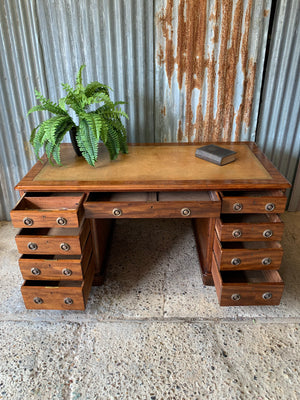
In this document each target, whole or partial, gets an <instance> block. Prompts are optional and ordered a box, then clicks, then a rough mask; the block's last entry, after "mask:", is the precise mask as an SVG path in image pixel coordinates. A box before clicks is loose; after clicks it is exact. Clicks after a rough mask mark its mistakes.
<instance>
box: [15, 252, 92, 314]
mask: <svg viewBox="0 0 300 400" xmlns="http://www.w3.org/2000/svg"><path fill="white" fill-rule="evenodd" d="M93 277H94V258H93V255H92V254H91V256H90V262H89V267H88V271H87V273H86V276H85V279H84V280H83V281H32V280H27V281H25V282H24V284H23V285H22V287H21V292H22V295H23V300H24V303H25V307H26V308H27V309H35V310H84V309H85V306H86V302H87V299H88V296H89V293H90V290H91V287H92V282H93Z"/></svg>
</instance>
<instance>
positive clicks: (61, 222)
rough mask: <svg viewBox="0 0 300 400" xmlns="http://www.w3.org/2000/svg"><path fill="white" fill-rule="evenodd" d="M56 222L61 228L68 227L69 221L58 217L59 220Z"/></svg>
mask: <svg viewBox="0 0 300 400" xmlns="http://www.w3.org/2000/svg"><path fill="white" fill-rule="evenodd" d="M56 222H57V223H58V225H60V226H64V225H67V220H66V218H63V217H58V218H57V220H56Z"/></svg>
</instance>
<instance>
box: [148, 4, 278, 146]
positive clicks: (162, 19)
mask: <svg viewBox="0 0 300 400" xmlns="http://www.w3.org/2000/svg"><path fill="white" fill-rule="evenodd" d="M270 6H271V1H270V0H264V1H261V0H259V1H258V0H207V1H199V0H161V1H156V10H155V11H156V20H155V24H156V89H155V94H156V96H155V102H156V104H155V106H156V120H155V135H156V140H157V141H162V142H164V141H167V142H169V141H174V142H176V141H179V142H182V141H183V142H194V141H210V140H213V141H215V140H217V141H228V140H233V141H236V140H251V139H253V138H254V135H255V128H256V120H257V113H258V104H259V94H260V88H261V78H262V71H263V63H264V53H265V46H266V38H267V31H268V24H269V15H270V13H269V10H270Z"/></svg>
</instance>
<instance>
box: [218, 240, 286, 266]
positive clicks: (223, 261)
mask: <svg viewBox="0 0 300 400" xmlns="http://www.w3.org/2000/svg"><path fill="white" fill-rule="evenodd" d="M214 254H215V257H216V261H217V264H218V266H219V269H220V271H224V270H246V269H249V268H250V269H279V268H280V265H281V260H282V255H283V250H282V247H281V244H280V243H279V242H236V243H233V242H220V241H219V239H218V237H217V235H215V239H214Z"/></svg>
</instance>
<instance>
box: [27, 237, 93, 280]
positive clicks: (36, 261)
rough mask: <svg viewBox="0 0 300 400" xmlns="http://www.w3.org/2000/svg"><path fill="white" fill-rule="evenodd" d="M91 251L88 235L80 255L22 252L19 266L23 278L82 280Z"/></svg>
mask: <svg viewBox="0 0 300 400" xmlns="http://www.w3.org/2000/svg"><path fill="white" fill-rule="evenodd" d="M91 252H92V237H91V235H89V238H88V240H87V243H86V245H85V247H84V250H83V254H82V256H79V255H78V256H62V255H60V256H51V255H46V256H45V257H41V256H40V255H33V254H30V255H27V254H23V255H22V257H21V258H20V259H19V266H20V270H21V273H22V276H23V279H24V280H41V279H42V280H44V279H49V280H64V281H65V280H68V281H69V280H71V281H82V280H83V278H84V274H85V272H86V270H87V267H88V262H89V260H90V255H91Z"/></svg>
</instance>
